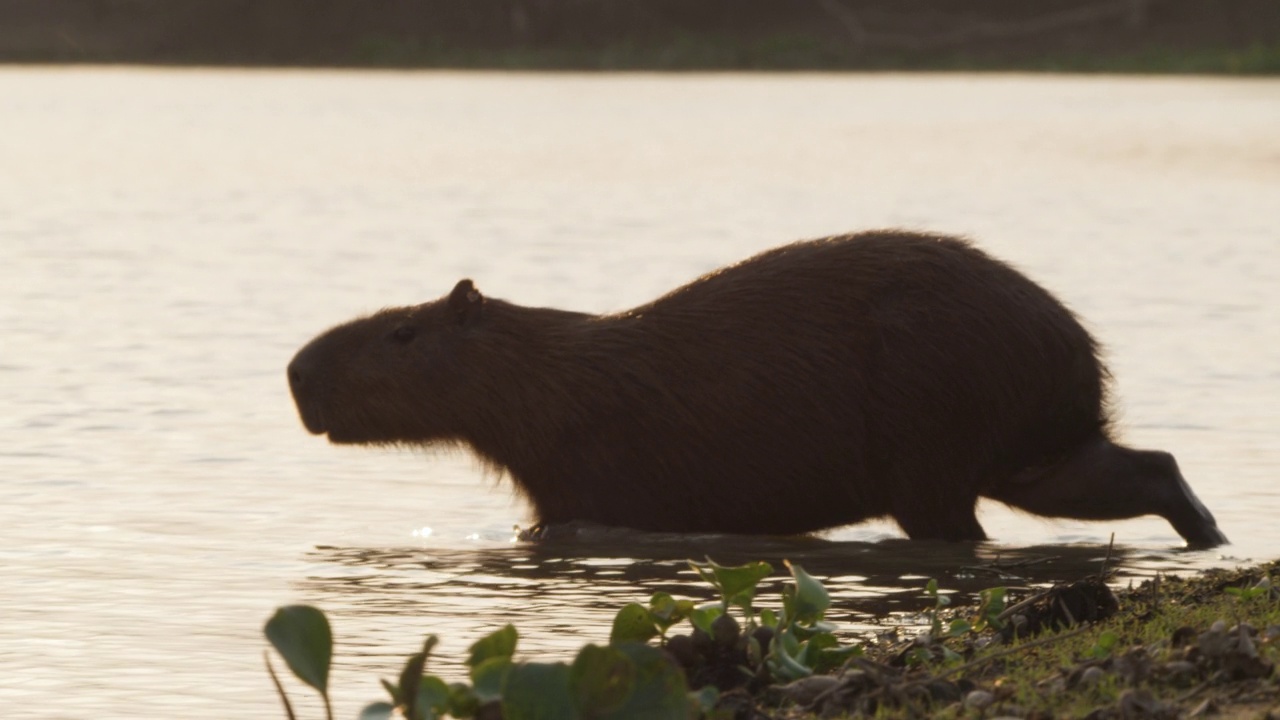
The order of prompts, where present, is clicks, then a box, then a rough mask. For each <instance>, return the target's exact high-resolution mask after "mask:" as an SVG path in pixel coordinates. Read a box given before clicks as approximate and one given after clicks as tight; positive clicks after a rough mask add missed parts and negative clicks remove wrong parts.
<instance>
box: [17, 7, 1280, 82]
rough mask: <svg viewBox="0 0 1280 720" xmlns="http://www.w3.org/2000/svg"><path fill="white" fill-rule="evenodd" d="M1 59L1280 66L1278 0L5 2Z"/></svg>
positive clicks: (590, 66)
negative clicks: (1037, 0)
mask: <svg viewBox="0 0 1280 720" xmlns="http://www.w3.org/2000/svg"><path fill="white" fill-rule="evenodd" d="M0 62H10V63H15V62H21V63H129V64H158V65H232V66H323V67H368V68H475V69H511V70H586V71H601V70H653V71H668V70H726V71H727V70H735V71H740V70H873V71H879V70H959V71H974V70H979V71H981V70H1006V71H1007V70H1023V71H1076V72H1143V73H1145V72H1155V73H1227V74H1269V73H1277V72H1280V4H1278V3H1275V2H1273V1H1271V0H1217V1H1216V2H1213V3H1206V2H1203V0H1109V1H1105V0H1103V1H1097V2H1087V1H1086V0H1045V1H1044V2H1037V3H1024V2H1017V0H981V1H970V2H961V1H960V0H912V1H911V2H908V3H903V2H893V1H891V0H815V2H812V3H776V2H769V1H768V0H648V1H647V2H643V3H636V2H627V1H625V0H597V1H596V2H589V3H588V2H574V1H572V0H558V1H557V0H540V1H535V0H465V2H464V1H463V0H384V1H381V2H377V3H369V2H365V1H363V0H328V1H327V2H323V3H315V2H311V1H310V0H0Z"/></svg>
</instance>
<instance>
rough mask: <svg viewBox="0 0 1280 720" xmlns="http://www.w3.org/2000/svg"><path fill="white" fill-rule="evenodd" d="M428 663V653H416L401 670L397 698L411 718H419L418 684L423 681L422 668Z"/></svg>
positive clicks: (415, 719)
mask: <svg viewBox="0 0 1280 720" xmlns="http://www.w3.org/2000/svg"><path fill="white" fill-rule="evenodd" d="M426 664H427V654H426V653H415V654H413V655H410V656H409V659H408V660H406V661H405V663H404V669H402V670H401V671H400V685H399V687H398V688H397V694H398V697H397V700H398V702H399V703H400V704H401V705H404V706H405V715H406V716H407V717H408V718H409V720H418V718H419V716H420V715H421V713H420V712H418V706H417V701H418V686H419V685H420V684H421V683H422V668H423V667H425V666H426Z"/></svg>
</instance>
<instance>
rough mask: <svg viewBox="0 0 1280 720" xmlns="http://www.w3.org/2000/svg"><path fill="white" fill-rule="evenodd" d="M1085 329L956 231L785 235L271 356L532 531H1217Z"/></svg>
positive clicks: (360, 435) (457, 300) (932, 534)
mask: <svg viewBox="0 0 1280 720" xmlns="http://www.w3.org/2000/svg"><path fill="white" fill-rule="evenodd" d="M1098 354H1099V353H1098V346H1097V344H1096V343H1095V342H1094V340H1093V338H1092V337H1090V335H1089V333H1088V332H1087V331H1086V330H1085V329H1084V328H1083V327H1081V325H1080V323H1079V321H1077V319H1076V318H1075V316H1074V315H1072V313H1071V312H1070V311H1069V310H1067V308H1065V307H1064V306H1063V305H1062V304H1061V303H1060V302H1058V301H1057V300H1056V299H1055V298H1054V297H1053V296H1052V295H1050V294H1049V293H1048V292H1047V291H1046V290H1044V289H1043V288H1041V287H1040V286H1039V285H1037V284H1035V283H1034V282H1032V281H1031V280H1029V279H1027V278H1026V277H1025V276H1024V275H1022V274H1021V273H1019V272H1018V271H1016V270H1014V269H1013V268H1011V267H1010V266H1008V265H1006V264H1004V263H1003V262H1000V261H999V260H996V259H994V258H992V257H990V256H988V255H986V254H985V253H983V252H982V251H981V250H979V249H977V248H975V247H974V246H972V245H971V244H970V243H969V242H967V241H965V240H962V239H957V238H952V237H941V236H933V235H921V234H914V233H907V232H898V231H883V232H868V233H861V234H855V235H845V236H839V237H830V238H825V239H820V240H812V241H807V242H798V243H795V244H792V245H786V246H783V247H780V248H777V249H774V250H770V251H768V252H765V253H762V254H760V255H757V256H755V257H752V258H750V259H748V260H745V261H743V262H740V263H738V264H736V265H732V266H730V267H726V268H723V269H721V270H717V271H715V272H712V273H710V274H708V275H704V276H703V277H701V278H698V279H697V280H694V281H693V282H691V283H689V284H688V285H685V286H684V287H681V288H677V289H676V290H674V291H672V292H670V293H668V294H666V295H664V296H662V297H660V298H658V299H657V300H654V301H653V302H651V303H648V304H647V305H641V306H640V307H636V308H633V309H631V310H626V311H624V312H618V313H612V314H607V315H593V314H588V313H580V312H569V311H565V310H554V309H550V308H534V307H524V306H521V305H515V304H512V303H509V302H505V301H502V300H496V299H493V298H488V297H485V296H483V295H482V294H481V293H480V291H479V290H477V289H476V287H475V286H474V285H473V284H472V282H471V280H462V281H461V282H459V283H458V284H457V286H456V287H455V288H454V289H453V291H452V292H451V293H450V294H449V295H448V296H446V297H443V298H441V299H438V300H434V301H432V302H428V303H424V304H422V305H418V306H416V307H403V308H391V309H387V310H382V311H381V312H378V313H376V314H374V315H371V316H369V317H364V318H360V319H357V320H354V321H351V322H349V323H346V324H345V325H340V326H338V327H336V328H333V329H332V330H329V331H328V332H326V333H324V334H323V335H321V336H319V337H318V338H316V339H315V340H313V341H312V342H311V343H310V344H308V345H307V346H306V347H304V348H303V349H302V350H301V351H299V352H298V354H297V356H296V357H294V359H293V362H291V363H290V364H289V369H288V378H289V385H290V387H291V388H292V391H293V396H294V399H295V401H296V402H297V405H298V411H299V413H300V414H301V416H302V422H303V424H305V425H306V427H307V429H308V430H310V431H311V432H313V433H317V434H321V433H327V434H328V435H329V439H330V441H332V442H335V443H374V444H397V445H413V446H430V445H453V446H464V447H467V448H470V449H471V450H473V451H474V452H475V454H476V455H477V456H478V457H479V458H480V460H482V461H483V463H484V464H485V465H486V466H489V467H491V468H493V469H497V470H500V471H505V473H506V474H508V475H509V476H510V477H511V479H512V480H513V481H514V483H515V485H516V487H517V488H519V489H520V491H521V492H523V493H524V495H526V496H527V497H528V499H529V501H530V502H531V503H532V504H533V507H534V512H535V514H536V518H537V520H538V521H539V522H540V523H543V524H554V523H562V522H568V521H571V520H580V521H589V522H595V523H602V524H606V525H616V526H626V527H631V528H637V529H641V530H654V531H675V532H724V533H756V534H760V533H766V534H791V533H804V532H809V531H814V530H819V529H822V528H828V527H833V526H836V525H844V524H848V523H853V522H857V521H859V520H864V519H867V518H873V517H878V516H886V515H887V516H890V517H892V518H893V519H894V520H896V521H897V522H898V524H899V525H901V526H902V529H903V530H904V531H905V532H906V534H907V535H908V536H909V537H911V538H917V539H919V538H936V539H946V540H982V539H984V538H985V537H986V534H985V533H984V532H983V529H982V526H981V525H979V524H978V520H977V518H976V517H975V514H974V506H975V504H976V502H977V499H978V498H979V497H988V498H993V499H995V500H999V501H1001V502H1003V503H1006V504H1008V505H1011V506H1013V507H1016V508H1021V509H1023V510H1028V511H1030V512H1033V513H1038V514H1040V515H1051V516H1059V517H1071V518H1081V519H1088V520H1108V519H1116V518H1128V517H1134V516H1138V515H1148V514H1154V515H1160V516H1162V517H1164V518H1166V519H1167V520H1168V521H1169V522H1170V523H1172V525H1173V527H1174V529H1175V530H1177V531H1178V533H1179V534H1181V535H1182V537H1183V538H1185V539H1186V540H1187V541H1188V543H1189V544H1191V545H1193V546H1197V547H1207V546H1213V545H1218V544H1221V543H1224V542H1226V538H1225V536H1224V535H1223V534H1222V533H1221V532H1220V531H1219V530H1218V527H1217V524H1216V523H1215V521H1214V519H1213V516H1212V515H1211V514H1210V513H1209V511H1208V510H1207V509H1206V508H1205V507H1204V505H1202V504H1201V503H1200V501H1199V500H1198V499H1197V498H1196V496H1195V495H1194V494H1193V493H1192V491H1191V488H1190V487H1188V485H1187V483H1186V481H1185V480H1183V478H1182V475H1181V473H1180V472H1179V471H1178V465H1177V463H1176V462H1175V461H1174V459H1173V456H1172V455H1170V454H1168V453H1165V452H1159V451H1143V450H1133V449H1130V448H1126V447H1124V446H1122V445H1119V444H1117V443H1116V442H1115V440H1114V434H1113V430H1112V428H1111V425H1110V423H1109V419H1108V415H1107V385H1108V382H1109V379H1110V378H1109V375H1108V373H1107V370H1106V369H1105V367H1104V366H1103V364H1102V362H1101V361H1100V360H1099V357H1098Z"/></svg>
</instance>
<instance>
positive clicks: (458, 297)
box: [449, 279, 484, 325]
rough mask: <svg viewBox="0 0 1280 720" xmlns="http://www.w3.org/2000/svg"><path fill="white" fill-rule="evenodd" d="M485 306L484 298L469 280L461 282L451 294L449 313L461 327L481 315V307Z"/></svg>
mask: <svg viewBox="0 0 1280 720" xmlns="http://www.w3.org/2000/svg"><path fill="white" fill-rule="evenodd" d="M482 305H484V296H483V295H481V294H480V291H479V290H477V289H476V286H475V284H474V283H472V282H471V280H469V279H465V280H459V281H458V284H457V285H454V286H453V292H451V293H449V311H450V312H452V313H453V317H454V318H455V319H456V320H457V321H458V324H459V325H466V324H467V323H469V322H471V321H472V320H474V319H475V318H477V317H479V315H480V307H481V306H482Z"/></svg>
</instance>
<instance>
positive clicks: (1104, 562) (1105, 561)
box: [1098, 533, 1116, 580]
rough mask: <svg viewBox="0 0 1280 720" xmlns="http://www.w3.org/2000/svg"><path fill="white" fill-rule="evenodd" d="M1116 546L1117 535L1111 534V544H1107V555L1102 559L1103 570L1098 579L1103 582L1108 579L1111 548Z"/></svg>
mask: <svg viewBox="0 0 1280 720" xmlns="http://www.w3.org/2000/svg"><path fill="white" fill-rule="evenodd" d="M1115 546H1116V534H1115V533H1111V542H1109V543H1107V555H1106V557H1104V558H1102V570H1100V571H1099V572H1098V577H1100V578H1102V579H1103V580H1106V579H1107V565H1110V564H1111V548H1113V547H1115Z"/></svg>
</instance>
